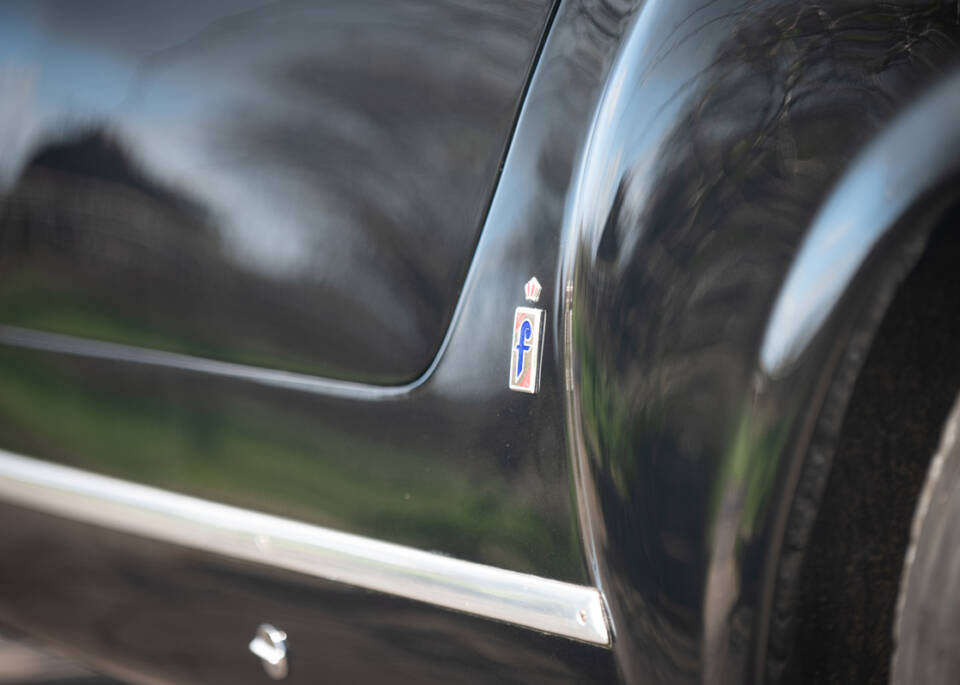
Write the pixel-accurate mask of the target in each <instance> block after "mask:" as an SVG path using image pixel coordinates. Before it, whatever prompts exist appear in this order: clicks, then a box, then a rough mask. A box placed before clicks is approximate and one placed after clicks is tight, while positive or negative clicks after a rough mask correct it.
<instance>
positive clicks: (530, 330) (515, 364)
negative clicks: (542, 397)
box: [510, 278, 546, 393]
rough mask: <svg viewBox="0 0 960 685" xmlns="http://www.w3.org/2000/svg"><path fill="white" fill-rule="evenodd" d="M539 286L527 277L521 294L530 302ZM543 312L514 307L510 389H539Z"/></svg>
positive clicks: (536, 297) (523, 390)
mask: <svg viewBox="0 0 960 685" xmlns="http://www.w3.org/2000/svg"><path fill="white" fill-rule="evenodd" d="M540 290H541V287H540V283H539V282H538V281H537V279H536V278H531V279H530V280H529V281H527V283H526V285H524V286H523V293H524V295H525V296H526V298H527V299H528V300H530V301H531V302H537V301H538V300H539V299H540ZM545 314H546V312H545V311H544V310H543V309H535V308H533V307H517V309H516V311H515V312H514V314H513V344H512V348H511V352H510V389H511V390H516V391H518V392H529V393H535V392H537V391H538V390H540V355H541V352H542V351H543V320H544V316H545Z"/></svg>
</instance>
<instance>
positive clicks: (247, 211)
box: [0, 0, 553, 384]
mask: <svg viewBox="0 0 960 685" xmlns="http://www.w3.org/2000/svg"><path fill="white" fill-rule="evenodd" d="M552 5H553V2H552V0H522V1H521V2H513V1H510V2H505V1H502V0H496V1H494V2H484V3H463V2H457V1H454V0H451V1H446V2H422V1H420V0H405V1H404V2H389V1H382V0H379V1H375V2H340V1H334V2H326V3H311V2H285V3H264V2H262V1H260V2H249V1H247V0H241V1H240V2H230V3H222V2H179V3H164V4H163V5H162V6H159V5H156V6H155V5H152V4H151V3H127V2H105V3H99V4H98V5H97V6H95V7H90V6H88V5H85V4H77V3H69V2H68V3H61V2H28V3H4V6H3V8H2V9H0V68H2V69H3V77H2V81H0V92H2V98H3V100H4V103H5V104H4V112H5V115H4V119H3V120H2V121H0V136H2V137H3V141H4V142H3V147H2V148H0V150H2V154H0V158H2V159H0V193H2V195H3V210H2V214H0V270H2V273H3V282H2V285H0V322H3V323H7V324H14V325H19V326H25V327H30V328H39V329H43V330H49V331H55V332H60V333H68V334H73V335H79V336H84V337H91V338H97V339H103V340H112V341H114V342H121V343H129V344H133V345H138V346H143V347H149V348H157V349H165V350H172V351H175V352H185V353H188V354H193V355H197V356H200V357H209V358H215V359H225V360H228V361H235V362H241V363H247V364H252V365H255V366H265V367H274V368H286V369H294V370H298V371H304V372H307V373H311V374H316V375H321V376H328V377H335V378H344V379H350V380H356V381H364V382H371V383H378V384H396V383H404V382H407V381H410V380H411V379H413V378H416V377H417V376H419V375H420V374H421V373H423V371H424V370H425V369H426V368H427V366H428V365H429V363H430V361H431V360H432V359H433V358H434V356H435V354H436V352H437V349H438V348H439V346H440V343H441V341H442V339H443V336H444V334H445V332H446V330H447V328H448V325H449V322H450V318H451V316H452V314H453V310H454V307H455V305H456V303H457V299H458V295H459V293H460V289H461V287H462V284H463V279H464V277H465V275H466V272H467V267H468V266H469V264H470V259H471V257H472V253H473V249H474V247H475V245H476V241H477V236H478V233H479V230H480V227H481V225H482V220H483V217H484V214H485V212H486V209H487V206H488V203H489V199H490V195H491V193H492V190H493V187H494V184H495V182H496V180H497V176H498V170H499V167H500V165H501V163H502V161H503V154H504V150H505V146H506V143H507V141H508V140H509V136H510V134H511V132H512V128H513V124H514V121H515V120H516V116H517V112H518V109H519V102H520V98H521V94H522V92H523V89H524V86H525V83H526V81H527V77H528V75H529V71H530V69H531V66H532V64H533V61H534V58H535V56H536V54H537V51H538V48H539V45H540V41H541V36H542V33H543V31H544V29H545V26H546V23H547V19H548V17H549V14H550V12H551V9H552Z"/></svg>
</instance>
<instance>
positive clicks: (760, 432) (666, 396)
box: [563, 1, 960, 683]
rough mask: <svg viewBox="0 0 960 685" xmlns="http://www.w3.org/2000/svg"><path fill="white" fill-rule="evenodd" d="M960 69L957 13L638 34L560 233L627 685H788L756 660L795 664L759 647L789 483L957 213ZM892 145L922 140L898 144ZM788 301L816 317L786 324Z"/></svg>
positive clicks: (645, 20)
mask: <svg viewBox="0 0 960 685" xmlns="http://www.w3.org/2000/svg"><path fill="white" fill-rule="evenodd" d="M958 55H960V29H958V23H957V13H956V5H955V3H939V4H938V3H903V4H902V5H899V6H893V5H883V6H872V5H871V6H867V5H865V4H863V3H856V4H854V3H831V4H830V5H829V7H821V6H817V5H811V4H807V3H792V2H791V3H787V2H763V3H740V2H710V3H703V2H676V1H669V2H656V1H654V2H647V3H646V4H645V5H644V7H643V8H642V10H641V12H640V13H639V15H638V17H637V20H636V23H635V24H634V26H633V28H632V30H631V36H630V37H629V38H628V39H627V41H626V42H625V45H624V48H623V50H622V52H621V54H620V58H619V63H618V66H617V68H616V69H615V70H614V72H613V73H612V75H611V77H610V79H609V82H608V86H607V92H606V94H605V96H604V102H603V104H602V105H601V107H600V109H599V110H598V114H597V119H596V128H595V130H594V132H593V139H592V141H591V144H590V148H589V151H588V152H587V155H586V156H585V159H584V163H583V165H582V168H581V173H580V177H579V179H578V182H577V189H576V193H575V195H574V197H573V198H572V199H571V202H570V209H569V211H568V213H567V216H566V219H565V232H566V234H565V241H566V246H565V247H566V248H567V253H566V256H565V266H564V277H563V278H564V282H566V283H568V284H569V285H568V287H569V289H570V292H569V300H568V303H567V307H566V312H567V315H568V316H569V317H570V318H569V319H568V321H569V323H568V328H567V330H566V332H565V334H566V335H567V336H568V338H567V340H568V346H569V347H568V352H569V357H568V359H567V362H568V364H569V366H570V370H571V375H572V378H573V379H574V382H573V384H572V389H571V390H570V392H569V393H568V413H569V417H570V420H571V437H572V444H573V452H574V458H575V460H576V464H577V469H576V471H577V473H578V479H579V483H580V487H581V488H583V491H584V493H583V500H582V502H581V524H582V526H583V528H584V530H585V531H586V534H587V537H588V539H589V540H591V541H592V550H591V551H592V554H593V555H594V559H595V569H596V573H597V580H598V583H599V586H600V587H601V589H602V590H603V591H604V592H605V594H606V598H607V601H608V602H609V606H610V609H611V617H612V621H613V624H614V630H615V633H616V643H615V645H614V651H615V653H616V656H617V662H618V668H619V672H620V676H621V678H622V680H623V681H625V682H630V683H651V682H665V683H681V682H689V683H694V682H707V683H726V682H729V683H742V682H764V681H766V680H767V679H769V680H770V681H776V679H777V676H778V673H777V671H776V670H775V669H767V668H766V667H765V665H764V664H765V657H766V656H767V655H768V654H772V655H773V656H775V657H776V656H777V655H778V652H779V650H782V649H785V648H787V647H788V646H787V645H785V644H784V643H783V637H784V636H783V635H778V636H776V637H777V640H774V636H769V635H768V633H767V627H768V625H769V624H768V622H769V621H770V620H771V616H772V611H773V608H772V603H773V601H774V597H775V590H776V585H777V579H778V577H779V576H778V560H779V559H780V555H779V552H780V549H781V543H782V541H783V535H784V528H785V522H786V518H787V515H788V513H789V511H790V507H791V501H792V496H793V493H794V491H795V489H796V488H797V474H798V472H799V469H800V466H801V465H802V464H803V462H804V460H805V459H806V458H807V455H808V454H810V453H811V452H810V450H811V444H812V442H811V441H812V436H813V427H814V425H816V424H817V422H818V421H822V420H825V417H826V420H829V421H830V422H832V423H835V424H838V423H839V417H842V415H843V411H844V407H845V404H844V402H845V397H842V396H837V397H826V396H825V395H826V390H827V388H828V387H830V385H831V381H832V379H833V378H834V377H835V376H837V375H840V374H848V375H849V377H851V378H853V377H855V373H856V369H857V364H858V363H859V362H860V361H862V354H863V350H864V348H865V347H868V346H869V340H870V336H871V335H872V333H873V331H874V329H875V326H876V324H877V322H878V321H879V318H880V316H881V315H882V313H883V310H884V307H885V306H886V303H887V302H888V301H889V297H890V294H891V292H892V290H893V288H894V287H895V285H896V283H897V282H898V280H899V279H900V278H902V277H903V275H904V273H905V272H906V271H907V269H909V267H910V265H911V264H912V263H913V262H914V261H915V260H916V258H917V256H918V254H919V251H920V248H921V247H922V244H923V239H924V236H925V235H926V232H927V231H929V230H930V228H931V226H932V224H933V222H934V221H935V219H936V217H937V216H938V213H941V212H943V211H944V209H945V207H946V205H947V204H949V202H956V201H957V200H958V198H960V193H958V187H957V185H956V183H955V178H956V176H955V172H956V169H957V167H958V165H960V146H957V145H956V144H955V143H953V142H952V140H953V139H954V138H955V137H956V136H955V135H953V134H952V130H953V129H955V126H953V125H951V124H949V123H948V122H949V120H950V119H951V118H953V117H955V116H956V110H957V99H956V97H955V96H950V94H951V93H955V92H956V88H957V81H956V80H955V79H954V80H948V77H949V74H950V73H951V70H952V68H953V67H954V65H956V64H957V58H958ZM935 84H939V87H940V89H941V90H940V91H937V95H936V97H937V100H936V103H937V106H936V107H932V108H931V107H929V106H928V105H927V104H924V103H925V100H924V99H923V98H924V97H926V96H925V90H926V89H928V88H930V87H932V86H934V85H935ZM915 102H920V105H919V110H912V109H910V105H911V104H912V103H915ZM924 107H927V109H924ZM945 108H946V109H945ZM918 111H919V112H920V114H917V112H918ZM931 113H937V115H936V116H933V115H932V114H931ZM891 129H897V130H902V131H905V132H906V134H907V136H908V137H904V136H903V135H899V134H898V135H899V138H898V139H897V142H896V144H895V145H888V146H887V147H885V148H884V147H883V145H885V144H886V142H885V141H887V140H888V138H887V137H885V136H886V135H887V132H888V131H890V130H891ZM947 133H950V135H949V136H948V135H946V134H947ZM910 137H912V138H913V139H914V140H916V141H917V143H916V145H914V146H912V147H911V146H910V144H909V140H910ZM877 141H879V143H877V144H879V145H880V146H881V147H880V148H879V152H878V151H877V150H878V149H877V148H874V147H872V145H874V144H875V143H876V142H877ZM919 141H923V142H922V144H921V143H920V142H919ZM938 143H940V144H941V145H943V146H944V147H943V149H942V150H937V149H936V148H937V147H938ZM908 178H909V179H911V182H899V183H898V182H896V179H908ZM914 178H916V179H921V180H919V181H918V182H917V183H914V182H912V179H914ZM818 221H820V223H818ZM824 231H826V233H823V232H824ZM821 233H823V234H822V235H821ZM805 241H806V242H805ZM811 241H812V243H813V247H812V248H810V247H809V246H810V243H811ZM818 241H819V242H820V243H821V244H822V243H824V242H826V247H825V248H823V249H822V250H821V251H820V252H819V255H820V258H821V259H806V255H807V253H808V252H809V250H810V249H812V250H813V254H815V255H816V254H818V252H817V249H818V248H817V242H818ZM831 241H832V242H831ZM831 246H832V249H831ZM823 259H826V260H830V261H828V262H827V263H826V264H824V263H823V261H822V260H823ZM831 264H832V267H831ZM811 265H813V266H815V267H816V268H810V266H811ZM797 268H800V269H801V271H800V272H799V276H798V275H796V274H795V273H794V274H793V275H792V276H791V279H790V280H789V281H788V280H787V276H788V274H791V273H793V272H795V271H796V270H797ZM803 269H808V271H804V270H803ZM781 289H784V292H786V291H787V290H788V289H792V290H791V291H790V292H792V293H793V296H794V297H797V296H799V298H800V300H801V301H803V300H804V299H806V298H811V300H810V301H811V302H812V303H813V305H814V307H813V311H815V312H816V314H817V315H816V316H811V317H801V313H802V312H800V311H796V312H790V311H788V312H787V314H786V315H781V316H780V317H774V316H773V311H774V306H775V304H776V302H777V298H778V293H780V292H781ZM788 299H789V298H788ZM804 304H806V303H804ZM784 338H786V339H784ZM774 350H778V351H777V352H776V353H774ZM848 385H849V384H848ZM846 389H847V390H849V387H847V388H846ZM822 448H823V446H821V452H820V453H817V452H813V454H814V457H813V458H818V457H817V455H818V454H822ZM819 458H822V457H819ZM806 486H808V487H812V486H813V485H812V484H806ZM785 544H786V543H785ZM792 544H794V545H796V544H798V541H797V540H794V541H793V542H792ZM778 609H780V608H779V607H778ZM768 638H769V639H771V640H774V641H773V642H771V643H770V645H771V646H770V650H771V651H769V652H768Z"/></svg>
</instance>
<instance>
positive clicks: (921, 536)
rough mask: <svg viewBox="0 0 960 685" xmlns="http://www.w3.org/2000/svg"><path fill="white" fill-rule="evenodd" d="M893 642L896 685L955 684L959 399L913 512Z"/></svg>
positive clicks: (959, 615) (959, 671)
mask: <svg viewBox="0 0 960 685" xmlns="http://www.w3.org/2000/svg"><path fill="white" fill-rule="evenodd" d="M894 642H895V644H896V651H895V652H894V657H893V664H892V666H891V673H892V676H891V683H893V685H948V684H950V685H952V684H953V683H956V682H958V679H960V400H958V402H957V403H956V404H955V405H954V408H953V411H952V412H951V414H950V418H949V419H948V420H947V423H946V426H945V428H944V431H943V437H942V438H941V442H940V448H939V449H938V451H937V453H936V456H934V458H933V461H932V462H931V464H930V469H929V471H928V473H927V478H926V482H925V484H924V486H923V491H922V492H921V495H920V502H919V504H918V505H917V511H916V514H915V516H914V520H913V529H912V532H911V541H910V547H909V549H908V551H907V556H906V561H905V564H904V571H903V577H902V581H901V585H900V594H899V597H898V600H897V619H896V622H895V627H894Z"/></svg>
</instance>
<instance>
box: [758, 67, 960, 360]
mask: <svg viewBox="0 0 960 685" xmlns="http://www.w3.org/2000/svg"><path fill="white" fill-rule="evenodd" d="M958 84H960V78H954V79H953V80H950V81H947V83H945V84H944V85H943V86H941V87H940V89H939V90H937V91H935V92H934V93H933V94H932V95H930V96H928V98H927V99H925V100H922V101H921V102H920V103H918V104H917V105H914V106H913V107H912V108H911V109H909V110H908V111H907V112H906V113H905V114H904V115H902V116H901V118H900V119H898V120H897V122H896V123H895V124H894V125H893V126H891V127H890V128H888V129H887V130H886V132H885V133H884V134H883V135H882V136H881V137H879V138H878V139H876V140H875V141H874V142H873V143H872V144H871V146H870V147H869V148H868V149H867V150H866V151H865V152H864V153H863V154H862V155H861V156H860V157H859V158H858V159H857V161H856V162H855V163H854V164H853V165H852V166H851V168H850V169H849V170H848V171H847V172H846V175H845V177H844V180H842V181H841V182H840V183H839V184H838V185H837V187H836V189H835V190H834V191H833V193H832V194H831V195H830V197H829V198H828V200H827V202H826V203H825V204H824V205H823V207H822V209H821V210H820V211H819V213H818V214H817V216H816V218H815V219H814V222H813V225H812V226H811V228H810V231H809V233H808V234H807V237H806V239H805V241H804V244H803V247H802V248H801V250H800V253H799V255H798V256H797V258H796V260H795V261H794V264H793V266H792V267H791V270H790V273H789V275H788V276H787V279H786V281H785V282H784V284H783V287H782V289H781V291H780V294H779V295H778V297H777V302H776V305H775V306H774V310H773V315H772V316H771V318H770V323H769V325H768V327H767V331H766V334H765V336H764V341H763V347H762V350H761V357H760V361H761V366H762V368H763V370H764V372H766V373H768V374H770V375H773V376H776V375H778V374H780V373H783V372H785V371H788V370H789V368H790V365H791V364H792V363H793V362H794V361H796V359H797V358H798V357H799V355H800V354H802V352H803V350H804V348H805V347H806V346H807V344H808V343H809V342H810V341H811V340H812V339H813V338H814V336H815V335H816V334H817V333H818V332H819V331H820V328H821V326H822V325H823V323H824V322H825V321H826V320H827V317H828V316H830V314H831V313H832V312H833V311H834V309H835V307H836V305H837V303H838V302H839V301H840V298H841V297H842V296H843V294H844V293H845V292H846V291H847V289H848V287H849V284H850V283H851V282H852V281H853V279H854V278H855V276H856V274H857V271H858V270H859V269H860V268H861V267H862V266H863V264H864V263H865V262H866V260H867V258H868V256H869V254H870V252H871V251H872V250H873V249H874V248H875V247H876V246H877V244H878V243H879V241H880V239H881V238H882V237H883V236H884V235H885V233H886V232H887V231H888V230H889V229H890V228H892V227H893V226H894V225H895V223H896V222H897V221H898V220H899V219H900V218H901V217H902V216H903V215H904V214H905V213H906V211H907V209H908V207H909V206H910V204H911V203H913V202H915V201H916V200H917V199H918V198H920V197H922V195H923V193H924V192H926V191H928V190H929V189H930V188H931V187H932V186H933V184H934V183H936V182H938V181H940V180H941V179H942V177H943V175H944V174H945V173H946V172H947V170H948V169H953V168H955V167H954V165H955V164H956V154H957V149H956V147H957V145H960V143H958V141H960V138H957V137H954V139H953V140H950V139H949V138H948V137H944V136H942V135H939V134H929V133H928V132H929V131H952V130H955V128H956V127H955V114H956V112H958V111H960V88H958Z"/></svg>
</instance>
